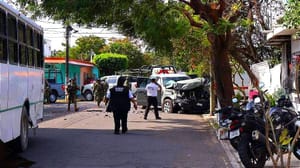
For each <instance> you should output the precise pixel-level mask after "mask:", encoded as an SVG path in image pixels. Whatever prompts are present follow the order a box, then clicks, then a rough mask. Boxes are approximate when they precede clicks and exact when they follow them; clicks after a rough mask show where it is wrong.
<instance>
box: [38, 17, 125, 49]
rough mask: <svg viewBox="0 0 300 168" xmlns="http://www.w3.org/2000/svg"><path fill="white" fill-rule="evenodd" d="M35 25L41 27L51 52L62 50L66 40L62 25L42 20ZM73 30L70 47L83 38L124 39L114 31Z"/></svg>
mask: <svg viewBox="0 0 300 168" xmlns="http://www.w3.org/2000/svg"><path fill="white" fill-rule="evenodd" d="M36 23H37V24H38V25H40V26H42V27H43V29H44V39H45V40H47V41H49V42H50V44H51V45H50V46H51V50H52V51H53V50H64V48H65V47H64V46H63V45H62V43H66V38H65V34H66V33H65V32H66V30H65V28H64V27H63V25H62V24H60V23H58V22H54V21H51V20H43V21H36ZM72 27H73V29H74V30H76V32H75V31H74V30H73V31H71V36H70V39H69V40H70V46H71V47H72V46H74V45H75V41H76V39H77V38H79V37H83V36H90V35H94V36H98V37H101V38H104V39H106V40H108V39H110V38H116V39H120V38H124V36H123V35H121V34H119V33H118V32H117V31H116V30H109V29H105V28H90V29H87V28H83V27H76V26H72Z"/></svg>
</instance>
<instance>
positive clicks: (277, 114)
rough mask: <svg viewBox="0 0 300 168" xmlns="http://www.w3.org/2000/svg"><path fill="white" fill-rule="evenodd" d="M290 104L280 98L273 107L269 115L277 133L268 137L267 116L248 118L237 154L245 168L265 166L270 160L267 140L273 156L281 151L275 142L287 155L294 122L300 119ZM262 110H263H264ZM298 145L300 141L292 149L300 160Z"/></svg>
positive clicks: (249, 116) (287, 100) (246, 117)
mask: <svg viewBox="0 0 300 168" xmlns="http://www.w3.org/2000/svg"><path fill="white" fill-rule="evenodd" d="M291 105H292V104H291V102H290V100H289V99H286V98H281V99H279V100H278V101H277V106H276V107H272V108H270V110H269V111H268V115H269V117H270V119H271V124H272V125H273V127H272V128H274V131H272V129H269V130H270V131H269V132H268V133H269V136H268V137H266V136H265V135H266V130H265V128H266V122H265V121H266V119H265V118H264V117H261V116H257V115H255V113H252V114H251V113H248V114H247V115H245V117H244V122H243V128H244V132H243V133H242V134H241V139H240V142H239V145H238V153H239V156H240V159H241V161H242V163H243V165H244V166H245V167H246V168H248V167H249V168H260V167H264V165H265V162H266V160H267V159H268V158H269V157H270V153H269V152H268V150H267V144H266V142H267V141H266V139H268V140H269V141H268V143H269V144H270V148H271V151H272V152H271V154H275V153H277V151H278V150H276V144H275V143H274V142H279V143H280V147H281V151H283V152H284V153H287V152H288V149H289V148H290V146H291V142H292V140H293V137H294V135H295V133H296V130H297V127H296V125H295V123H296V121H297V120H298V115H297V113H295V112H294V111H293V110H292V109H291ZM261 109H262V111H264V110H263V108H261ZM274 138H275V139H274ZM296 138H297V139H298V137H296ZM299 144H300V143H299V140H297V141H296V145H295V147H294V149H293V153H294V155H295V156H296V157H297V158H298V159H299V158H300V157H299V154H300V145H299Z"/></svg>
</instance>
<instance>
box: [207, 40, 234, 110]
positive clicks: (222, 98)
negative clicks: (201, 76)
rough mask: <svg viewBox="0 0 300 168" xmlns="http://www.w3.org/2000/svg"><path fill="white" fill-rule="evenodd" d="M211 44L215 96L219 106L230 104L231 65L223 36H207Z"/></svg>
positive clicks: (231, 93) (231, 88)
mask: <svg viewBox="0 0 300 168" xmlns="http://www.w3.org/2000/svg"><path fill="white" fill-rule="evenodd" d="M209 39H210V40H211V45H212V49H213V52H212V57H211V58H212V64H213V75H214V79H215V84H216V93H217V98H218V101H219V103H220V106H221V107H226V106H229V105H232V96H233V95H234V92H233V85H232V77H231V73H232V71H231V67H230V63H229V56H228V52H227V46H226V42H225V40H224V39H225V38H224V37H223V36H218V35H214V36H213V37H211V38H209Z"/></svg>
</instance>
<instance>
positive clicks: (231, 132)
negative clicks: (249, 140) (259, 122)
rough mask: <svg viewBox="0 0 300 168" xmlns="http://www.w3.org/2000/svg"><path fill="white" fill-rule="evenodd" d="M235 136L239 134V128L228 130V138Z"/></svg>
mask: <svg viewBox="0 0 300 168" xmlns="http://www.w3.org/2000/svg"><path fill="white" fill-rule="evenodd" d="M237 136H240V130H239V129H236V130H233V131H230V132H229V139H233V138H235V137H237Z"/></svg>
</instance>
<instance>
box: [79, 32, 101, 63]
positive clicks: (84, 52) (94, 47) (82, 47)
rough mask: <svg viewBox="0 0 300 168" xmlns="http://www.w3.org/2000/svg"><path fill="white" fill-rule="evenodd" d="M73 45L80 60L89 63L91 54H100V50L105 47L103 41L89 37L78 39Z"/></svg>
mask: <svg viewBox="0 0 300 168" xmlns="http://www.w3.org/2000/svg"><path fill="white" fill-rule="evenodd" d="M75 44H76V50H77V54H78V55H79V56H80V59H81V60H85V61H89V60H90V56H91V54H92V52H94V53H95V54H100V49H101V48H103V47H104V46H105V39H103V38H100V37H97V36H93V35H91V36H85V37H80V38H78V39H77V40H76V41H75Z"/></svg>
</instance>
